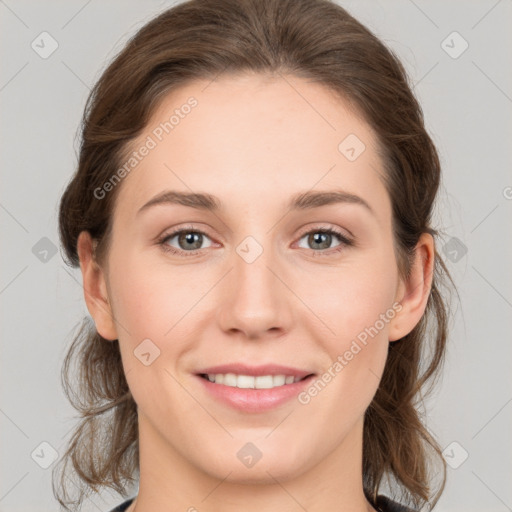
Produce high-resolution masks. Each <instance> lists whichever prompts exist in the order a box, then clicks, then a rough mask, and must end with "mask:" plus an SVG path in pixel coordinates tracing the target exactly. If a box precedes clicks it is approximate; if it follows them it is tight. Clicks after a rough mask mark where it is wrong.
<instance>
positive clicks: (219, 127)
mask: <svg viewBox="0 0 512 512" xmlns="http://www.w3.org/2000/svg"><path fill="white" fill-rule="evenodd" d="M82 137H83V141H82V145H81V149H80V156H79V164H78V169H77V172H76V174H75V175H74V176H73V179H72V180H71V182H70V183H69V185H68V187H67V189H66V191H65V193H64V195H63V197H62V201H61V205H60V217H59V221H60V233H61V240H62V244H63V247H64V250H65V253H66V255H67V258H68V260H69V262H70V264H72V265H74V266H78V265H79V266H80V268H81V271H82V276H83V286H84V297H85V301H86V304H87V307H88V310H89V313H90V315H91V317H92V320H93V323H94V325H92V324H91V323H90V322H87V321H85V322H84V324H83V326H82V328H81V330H80V332H79V333H78V334H77V336H76V338H75V341H74V343H73V345H72V347H71V349H70V351H69V352H68V354H67V358H66V362H65V365H64V368H63V375H64V378H65V384H66V391H67V392H68V396H69V398H70V400H71V401H72V402H74V405H75V407H77V408H78V409H79V410H81V411H82V413H83V416H84V417H83V420H82V421H81V423H80V424H79V425H78V427H77V429H76V431H75V433H74V436H73V438H72V440H71V442H70V444H69V448H68V451H67V452H66V454H65V455H64V457H63V459H62V462H64V466H63V470H62V472H61V475H60V477H61V478H60V481H59V483H57V478H55V480H54V492H55V494H56V496H57V498H58V499H59V502H60V503H61V505H63V506H66V505H75V506H77V505H79V504H80V502H81V501H82V500H83V497H84V495H85V494H86V492H87V490H88V488H91V489H93V490H95V491H96V490H97V488H98V487H101V486H107V487H110V488H113V489H115V490H116V491H118V492H119V493H121V494H122V495H123V496H124V497H125V498H126V497H127V491H126V487H125V486H126V484H128V483H131V482H133V481H137V480H138V483H139V489H138V493H137V496H136V497H135V496H134V497H133V498H131V499H128V500H125V501H124V502H123V503H122V504H121V505H119V507H118V508H116V509H115V510H116V512H117V511H128V512H161V511H164V510H165V511H169V510H190V511H192V510H199V511H201V512H203V511H217V510H222V511H223V512H226V511H231V510H244V511H248V512H251V511H253V510H254V511H256V510H290V511H292V510H308V511H314V510H320V509H321V510H333V511H334V510H351V511H356V512H363V511H373V510H380V511H383V512H384V511H407V510H418V509H419V508H420V507H422V506H423V505H429V506H433V505H435V503H436V502H437V500H438V499H439V496H440V494H441V492H442V490H443V488H444V484H445V478H446V472H445V462H444V460H443V458H442V455H441V449H440V447H439V446H438V444H437V442H436V441H435V439H434V438H433V437H432V436H431V435H430V434H429V432H428V430H427V429H426V427H425V426H424V425H423V424H422V421H421V418H420V414H419V412H418V411H417V409H416V406H417V404H418V395H419V394H420V393H421V396H424V395H425V391H424V385H425V384H426V383H427V381H430V380H431V379H432V378H433V377H434V376H435V375H436V374H437V373H438V372H439V370H440V368H441V366H442V362H443V357H444V352H445V345H446V338H447V305H446V303H445V301H444V299H443V297H442V296H441V294H440V291H439V290H440V285H441V283H442V282H443V279H446V278H448V279H449V278H450V276H449V274H448V272H447V270H446V267H445V266H444V264H443V262H442V259H441V258H440V256H439V254H438V253H437V251H436V248H435V238H434V237H435V236H436V235H437V232H436V230H434V229H433V227H432V226H431V224H430V221H431V212H432V209H433V205H434V200H435V198H436V193H437V189H438V186H439V182H440V164H439V160H438V156H437V152H436V149H435V147H434V145H433V143H432V141H431V139H430V137H429V135H428V134H427V132H426V130H425V127H424V123H423V117H422V112H421V108H420V106H419V104H418V103H417V100H416V99H415V97H414V96H413V94H412V92H411V89H410V87H409V86H408V81H407V77H406V74H405V71H404V69H403V67H402V65H401V64H400V62H399V61H398V59H397V58H396V57H395V56H394V55H393V54H392V52H391V51H390V50H389V49H387V48H386V47H385V46H384V45H383V44H382V43H381V42H380V41H379V40H378V39H377V38H376V37H375V36H374V35H373V34H372V33H371V32H369V31H368V30H367V29H366V28H365V27H364V26H362V25H361V24H360V23H359V22H358V21H356V20H355V19H354V18H353V17H351V16H350V15H349V14H348V13H347V12H346V11H345V10H344V9H343V8H341V7H340V6H338V5H336V4H335V3H333V2H330V1H327V0H242V1H240V0H191V1H188V2H185V3H181V4H179V5H178V6H176V7H173V8H172V9H169V10H167V11H166V12H164V13H162V14H161V15H159V16H158V17H156V18H155V19H154V20H152V21H150V22H149V23H148V24H146V25H145V26H144V27H143V28H142V29H141V30H139V32H138V33H137V34H136V35H135V36H134V37H133V38H132V39H131V40H130V41H129V42H128V44H127V45H126V47H125V48H124V49H123V50H122V51H121V52H120V54H119V55H118V56H117V57H116V58H115V59H114V61H113V62H112V64H111V65H110V66H109V67H108V69H107V70H106V71H105V72H104V73H103V75H102V77H101V78H100V80H99V81H98V83H97V84H96V86H95V87H94V89H93V91H92V93H91V96H90V98H89V101H88V104H87V106H86V110H85V115H84V120H83V133H82ZM429 319H430V321H431V322H433V327H435V329H430V330H429V331H427V330H426V325H427V322H428V321H429ZM428 347H430V349H431V354H430V357H429V358H428V360H424V358H426V355H425V354H426V353H427V352H426V350H425V349H426V348H428ZM75 358H76V359H77V361H78V368H79V375H78V383H79V386H80V387H79V389H78V391H76V392H73V394H72V393H71V392H70V391H69V390H68V388H70V387H71V382H70V377H69V375H68V373H69V369H70V366H71V361H72V360H74V359H75ZM421 396H420V397H421ZM69 462H72V463H73V468H74V470H75V471H76V473H77V475H78V476H79V479H80V482H81V483H82V484H83V487H82V488H81V489H80V494H79V496H78V497H77V499H76V500H74V501H73V500H70V499H69V496H68V494H67V490H66V478H67V469H66V468H67V464H68V463H69ZM435 464H438V466H437V467H436V465H435ZM438 475H441V478H440V482H435V481H434V480H435V477H437V476H438ZM54 476H55V475H54ZM384 482H387V483H388V484H389V485H388V488H387V490H386V492H385V493H384V492H382V486H383V484H384ZM435 483H437V484H438V485H437V487H438V488H437V490H433V484H435ZM75 485H76V484H75ZM66 508H67V509H68V510H70V508H69V507H66Z"/></svg>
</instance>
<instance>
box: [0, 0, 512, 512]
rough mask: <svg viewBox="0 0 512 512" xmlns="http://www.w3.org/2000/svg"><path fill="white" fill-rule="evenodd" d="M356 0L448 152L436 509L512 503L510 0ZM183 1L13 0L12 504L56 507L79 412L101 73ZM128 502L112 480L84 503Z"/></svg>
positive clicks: (4, 4)
mask: <svg viewBox="0 0 512 512" xmlns="http://www.w3.org/2000/svg"><path fill="white" fill-rule="evenodd" d="M340 4H341V5H343V6H344V7H346V8H347V9H348V10H349V11H350V12H351V13H352V14H353V15H355V17H356V18H358V19H359V20H360V21H361V22H363V23H364V24H366V25H367V26H368V27H369V28H370V29H371V30H373V31H374V32H375V33H376V34H377V35H378V36H379V37H380V38H381V39H382V40H383V41H384V42H385V43H386V44H388V45H389V46H390V47H391V48H392V49H394V50H395V52H396V53H397V54H398V55H399V57H400V58H401V59H402V61H403V63H404V65H405V66H406V69H407V71H408V73H409V74H410V77H411V79H412V81H413V83H414V90H415V93H416V95H417V96H418V98H419V100H420V103H421V104H422V107H423V110H424V114H425V120H426V125H427V129H428V131H429V133H430V134H431V136H432V137H433V139H434V142H435V143H436V144H437V147H438V149H439V153H440V156H441V161H442V166H443V173H444V175H443V186H442V189H441V192H440V196H439V202H438V204H437V209H436V216H435V223H436V225H435V227H437V228H438V229H441V230H442V231H443V233H445V236H444V239H443V241H442V242H441V245H440V247H439V249H440V250H441V251H443V254H445V258H446V261H447V264H448V267H449V269H450V271H451V273H452V275H453V277H454V278H455V280H456V283H457V286H458V289H459V293H460V298H461V300H460V302H457V301H455V302H454V306H453V307H454V311H455V315H454V317H453V320H452V323H451V325H450V327H451V332H450V341H449V348H448V356H447V362H446V367H445V372H444V374H443V378H442V380H441V381H440V384H439V387H438V388H437V391H436V393H435V395H433V397H432V399H430V400H429V401H428V402H427V421H428V427H429V428H430V430H432V431H433V432H434V434H435V435H436V436H437V438H438V440H439V441H440V444H441V445H442V447H443V449H445V448H446V451H445V455H446V460H447V462H448V463H449V468H448V483H447V488H446V491H445V493H444V495H443V497H442V498H441V500H440V502H439V504H438V506H437V507H436V510H439V511H445V512H448V511H450V512H451V511H465V512H471V511H475V512H476V511H482V510H485V511H488V512H491V511H494V512H501V511H506V510H512V486H510V482H511V481H512V457H511V454H512V440H511V436H510V432H511V423H512V422H511V419H512V403H511V401H512V385H511V384H512V372H511V371H510V366H511V354H512V343H511V336H510V332H511V328H512V314H511V313H512V271H511V268H512V266H511V261H512V242H511V233H512V231H511V227H512V226H511V225H512V173H511V163H512V150H511V147H512V143H511V141H512V115H511V114H512V66H511V63H512V60H511V57H512V31H511V30H510V27H512V1H511V0H489V1H487V0H485V1H484V0H481V1H474V0H473V1H465V2H461V1H453V0H452V1H447V0H435V1H434V0H429V1H426V0H400V1H398V0H397V1H390V0H388V1H384V0H381V1H376V0H372V1H370V0H364V1H361V0H359V1H355V0H354V1H340ZM169 6H171V3H170V2H157V1H145V2H142V1H141V0H137V1H136V0H129V1H128V0H123V1H121V0H116V1H113V0H111V1H109V2H100V1H98V0H92V1H91V0H89V1H84V0H69V1H66V2H57V1H45V2H41V1H36V0H32V1H26V0H25V1H14V0H0V37H1V43H0V52H1V57H0V62H1V69H0V110H1V113H0V119H1V124H0V126H1V127H0V129H1V134H0V144H1V195H0V226H1V236H2V241H1V243H2V246H1V247H2V250H1V252H0V254H1V260H0V261H1V274H0V314H1V324H0V325H1V335H2V338H1V355H0V364H1V368H0V379H1V381H0V382H1V404H0V433H1V445H0V449H1V452H0V453H1V455H0V464H1V473H0V511H1V512H22V511H23V512H25V511H28V510H30V511H33V512H43V511H44V512H47V511H50V510H58V507H57V502H56V501H55V500H54V498H53V494H52V491H51V469H52V463H53V457H54V456H58V455H59V454H61V453H62V452H63V449H64V443H65V441H66V440H67V438H68V437H67V436H68V433H69V432H70V430H71V428H72V427H73V425H74V424H75V419H74V414H75V411H74V409H72V408H71V406H70V405H69V404H68V402H67V400H66V399H65V397H64V394H63V392H62V389H61V384H60V369H61V364H62V360H63V357H64V354H65V349H66V347H67V346H68V345H69V343H70V341H71V334H72V332H73V330H74V329H75V327H76V326H77V324H78V323H79V322H80V321H81V319H82V318H83V316H84V315H86V314H87V309H86V307H85V303H84V300H83V291H82V288H81V284H80V283H81V275H80V273H79V271H78V270H75V269H70V268H68V267H66V265H65V264H64V263H63V260H62V258H61V255H60V251H59V250H58V234H57V205H58V202H59V198H60V196H61V194H62V192H63V190H64V187H65V185H66V183H67V182H68V180H69V178H70V176H71V175H72V173H73V171H74V169H75V165H76V162H77V155H76V152H77V148H78V140H77V134H78V127H79V122H80V118H81V115H82V111H83V107H84V104H85V101H86V98H87V95H88V93H89V90H90V88H91V86H92V85H93V83H94V82H95V81H96V80H97V79H98V78H99V76H100V73H101V72H102V71H103V69H104V68H105V66H106V65H107V63H108V62H109V61H110V59H111V58H112V57H113V56H114V55H115V53H117V51H119V50H120V48H121V47H122V45H123V43H124V42H126V40H127V39H128V37H129V36H130V35H132V34H133V33H134V32H135V31H136V30H137V29H138V28H140V27H141V26H142V25H143V24H144V23H145V22H147V21H148V20H149V19H150V18H152V17H153V16H154V15H156V14H157V13H158V12H160V11H162V10H163V9H165V8H166V7H169ZM42 33H46V34H42ZM42 39H43V40H44V42H43V43H41V40H42ZM56 45H57V46H56ZM52 50H54V51H53V53H51V55H46V54H45V52H47V53H49V52H52ZM42 443H43V444H42ZM53 450H54V451H53ZM44 466H48V467H47V468H45V467H44ZM121 501H122V499H121V498H120V497H119V496H116V495H114V494H113V493H112V492H104V493H103V494H101V495H96V496H93V497H91V498H90V499H89V500H87V502H86V503H85V506H84V508H83V510H91V511H97V510H100V511H107V510H109V509H110V508H111V507H113V506H114V505H115V504H117V503H119V502H121Z"/></svg>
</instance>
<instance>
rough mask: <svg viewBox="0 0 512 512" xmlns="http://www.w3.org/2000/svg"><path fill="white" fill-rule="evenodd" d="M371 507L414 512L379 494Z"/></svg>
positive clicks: (122, 510)
mask: <svg viewBox="0 0 512 512" xmlns="http://www.w3.org/2000/svg"><path fill="white" fill-rule="evenodd" d="M134 499H135V498H130V499H129V500H127V501H125V502H123V503H121V504H120V505H118V506H117V507H116V508H114V509H113V510H111V511H110V512H125V510H126V509H127V508H128V507H129V506H130V505H131V504H132V502H133V500H134ZM372 505H373V507H374V508H376V509H377V510H379V511H380V512H415V511H414V510H413V509H412V508H408V507H404V506H403V505H400V503H397V502H396V501H392V500H391V499H389V498H388V497H387V496H384V495H383V494H379V495H378V496H377V503H372Z"/></svg>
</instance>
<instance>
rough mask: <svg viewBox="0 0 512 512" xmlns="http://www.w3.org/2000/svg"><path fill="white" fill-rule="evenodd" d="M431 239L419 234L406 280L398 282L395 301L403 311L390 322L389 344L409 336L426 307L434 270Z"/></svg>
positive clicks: (424, 234) (426, 235)
mask: <svg viewBox="0 0 512 512" xmlns="http://www.w3.org/2000/svg"><path fill="white" fill-rule="evenodd" d="M434 257H435V248H434V239H433V237H432V235H431V234H430V233H422V235H421V236H420V238H419V240H418V243H417V244H416V248H415V259H414V263H413V266H412V269H411V275H410V276H409V279H408V280H407V281H406V282H404V281H403V280H400V283H399V286H398V289H397V294H396V297H395V300H396V301H398V302H400V304H401V305H402V309H401V310H400V311H399V312H398V313H397V314H396V315H395V317H394V318H393V319H392V320H391V322H390V327H389V341H396V340H399V339H400V338H403V337H404V336H406V335H407V334H409V333H410V332H411V331H412V330H413V329H414V327H416V325H417V324H418V322H419V321H420V320H421V317H422V316H423V313H424V312H425V308H426V307H427V301H428V297H429V295H430V288H431V286H432V277H433V270H434Z"/></svg>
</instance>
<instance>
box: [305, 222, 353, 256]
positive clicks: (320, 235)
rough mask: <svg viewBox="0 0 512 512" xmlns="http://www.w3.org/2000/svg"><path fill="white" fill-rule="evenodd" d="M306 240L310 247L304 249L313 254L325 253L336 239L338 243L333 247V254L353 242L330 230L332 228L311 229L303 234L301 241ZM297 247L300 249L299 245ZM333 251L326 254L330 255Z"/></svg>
mask: <svg viewBox="0 0 512 512" xmlns="http://www.w3.org/2000/svg"><path fill="white" fill-rule="evenodd" d="M304 238H306V243H307V244H309V245H310V247H305V249H313V250H314V251H315V252H320V253H322V252H325V250H326V249H331V248H332V247H331V243H332V242H333V238H338V240H340V243H339V244H338V245H337V246H335V248H334V252H338V251H341V250H342V249H343V248H344V247H346V246H351V245H353V241H352V240H350V239H349V238H347V237H346V236H345V235H344V234H343V233H340V232H339V231H337V230H335V229H332V228H321V229H313V230H311V231H308V232H307V233H305V234H304V235H303V236H302V237H301V240H302V239H304ZM299 247H302V246H300V245H299ZM332 252H333V251H329V253H328V254H331V253H332Z"/></svg>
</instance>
